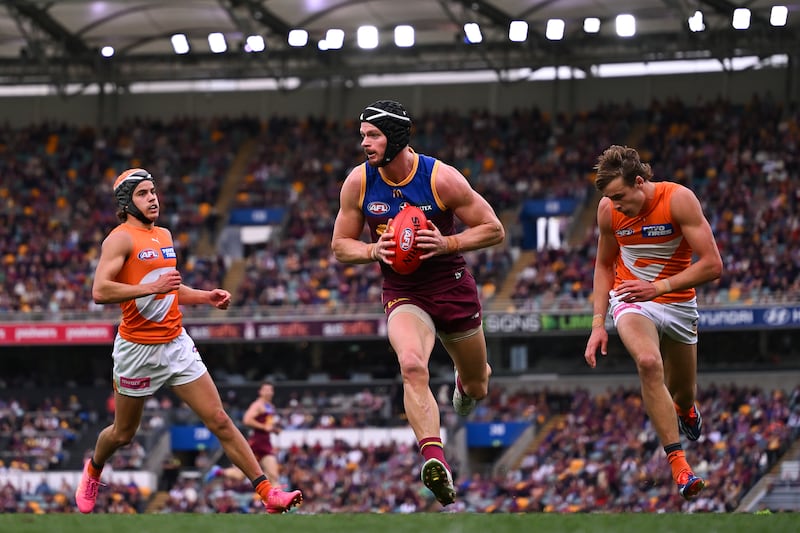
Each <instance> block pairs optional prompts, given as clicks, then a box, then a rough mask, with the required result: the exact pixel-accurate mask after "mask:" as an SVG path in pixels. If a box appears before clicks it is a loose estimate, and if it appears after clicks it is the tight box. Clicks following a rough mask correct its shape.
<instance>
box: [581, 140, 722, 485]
mask: <svg viewBox="0 0 800 533" xmlns="http://www.w3.org/2000/svg"><path fill="white" fill-rule="evenodd" d="M595 170H597V177H596V179H595V186H596V187H597V189H598V190H599V191H600V192H601V193H603V198H602V199H601V200H600V205H599V206H598V208H597V224H598V226H599V230H600V236H599V239H598V244H597V259H596V263H595V271H594V293H593V297H594V313H595V314H594V319H593V321H592V333H591V335H590V337H589V340H588V342H587V344H586V352H585V354H584V357H585V358H586V362H587V363H588V364H589V366H591V367H592V368H594V367H595V365H596V364H597V359H596V355H597V350H598V349H599V350H600V353H602V354H603V355H605V354H606V353H607V349H608V333H607V332H606V330H605V317H606V313H607V312H608V310H609V307H610V309H611V315H612V317H613V319H614V324H615V326H616V328H617V332H618V333H619V337H620V339H621V340H622V343H623V344H624V345H625V348H626V349H627V350H628V352H629V353H630V354H631V357H633V360H634V361H635V362H636V368H637V370H638V372H639V381H640V382H641V387H642V398H643V400H644V405H645V409H646V410H647V414H648V416H649V417H650V420H651V421H652V423H653V426H654V427H655V430H656V433H657V434H658V437H659V439H660V441H661V444H662V446H664V451H665V452H666V454H667V459H668V461H669V464H670V466H671V469H672V477H673V478H674V479H675V483H676V484H677V485H678V492H679V493H680V495H681V496H683V497H684V498H685V499H687V500H691V499H693V498H695V497H696V496H697V494H698V493H699V492H700V491H701V490H702V489H703V487H704V486H705V481H704V480H703V479H702V478H700V477H698V476H696V475H695V474H694V473H693V472H692V469H691V467H690V466H689V464H688V463H687V461H686V457H685V455H684V452H683V448H682V446H681V442H680V432H681V431H682V432H683V433H684V434H685V435H686V436H687V437H688V438H689V439H690V440H697V439H698V438H699V437H700V430H701V427H702V418H701V417H700V412H699V411H698V410H697V405H696V404H695V395H696V393H697V321H698V313H697V301H696V299H695V290H694V287H696V286H698V285H701V284H703V283H706V282H709V281H712V280H715V279H717V278H719V276H720V274H721V273H722V259H721V258H720V254H719V250H718V249H717V245H716V242H715V240H714V235H713V234H712V232H711V227H710V226H709V224H708V221H707V220H706V218H705V217H704V216H703V210H702V208H701V207H700V202H699V201H698V200H697V197H695V195H694V193H693V192H692V191H691V190H689V189H687V188H686V187H683V186H681V185H678V184H676V183H670V182H653V181H651V178H652V171H651V169H650V165H648V164H646V163H642V162H641V160H640V158H639V154H638V152H637V151H636V150H634V149H633V148H627V147H623V146H616V145H615V146H611V147H610V148H608V149H607V150H606V151H605V152H603V154H602V155H601V156H600V157H599V158H598V160H597V165H596V166H595ZM693 255H694V256H696V257H697V260H696V261H694V262H693V261H692V256H693ZM609 296H610V297H609ZM676 412H677V417H676Z"/></svg>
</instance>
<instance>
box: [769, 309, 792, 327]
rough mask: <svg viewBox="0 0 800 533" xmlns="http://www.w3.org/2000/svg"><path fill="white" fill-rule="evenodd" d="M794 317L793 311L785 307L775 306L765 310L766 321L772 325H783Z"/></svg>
mask: <svg viewBox="0 0 800 533" xmlns="http://www.w3.org/2000/svg"><path fill="white" fill-rule="evenodd" d="M791 319H792V313H791V311H789V310H788V309H786V308H785V307H773V308H771V309H767V310H766V311H764V322H766V323H767V324H769V325H770V326H782V325H784V324H788V323H789V321H790V320H791Z"/></svg>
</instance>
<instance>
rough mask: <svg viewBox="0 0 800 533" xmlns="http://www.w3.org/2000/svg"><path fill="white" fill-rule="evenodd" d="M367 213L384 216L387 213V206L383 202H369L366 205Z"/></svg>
mask: <svg viewBox="0 0 800 533" xmlns="http://www.w3.org/2000/svg"><path fill="white" fill-rule="evenodd" d="M367 211H369V212H370V213H371V214H373V215H385V214H386V213H388V212H389V204H387V203H385V202H370V203H369V204H367Z"/></svg>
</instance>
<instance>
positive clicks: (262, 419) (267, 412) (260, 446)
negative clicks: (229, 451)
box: [247, 403, 276, 461]
mask: <svg viewBox="0 0 800 533" xmlns="http://www.w3.org/2000/svg"><path fill="white" fill-rule="evenodd" d="M275 416H276V413H275V406H273V405H272V404H271V403H264V412H263V413H261V414H259V415H258V416H257V417H256V422H258V423H259V424H264V423H266V422H267V421H268V420H269V419H271V418H274V417H275ZM247 443H248V444H249V445H250V448H251V449H252V450H253V453H254V454H255V455H256V458H257V459H258V460H259V461H261V458H262V457H264V456H265V455H272V453H273V452H272V435H271V434H270V432H269V431H264V430H263V429H255V428H253V430H252V431H251V432H250V438H248V439H247Z"/></svg>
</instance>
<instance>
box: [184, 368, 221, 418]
mask: <svg viewBox="0 0 800 533" xmlns="http://www.w3.org/2000/svg"><path fill="white" fill-rule="evenodd" d="M172 390H173V391H174V392H175V394H176V395H177V396H178V397H179V398H180V399H181V400H183V401H184V402H186V405H188V406H189V408H190V409H191V410H192V411H194V412H195V413H196V414H197V416H199V417H200V419H201V420H202V421H203V423H205V424H206V425H208V424H209V423H211V422H213V421H214V420H216V418H215V417H217V416H219V414H220V412H224V409H223V407H222V400H221V399H220V397H219V391H218V390H217V386H216V385H215V384H214V381H213V380H212V379H211V374H209V373H208V372H205V373H204V374H203V375H202V376H200V377H199V378H198V379H196V380H194V381H191V382H189V383H184V384H183V385H175V386H173V387H172Z"/></svg>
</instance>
